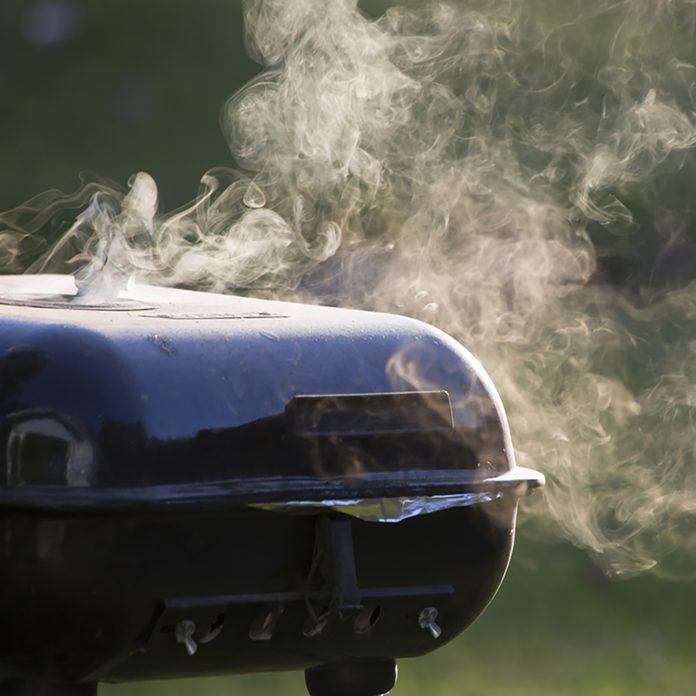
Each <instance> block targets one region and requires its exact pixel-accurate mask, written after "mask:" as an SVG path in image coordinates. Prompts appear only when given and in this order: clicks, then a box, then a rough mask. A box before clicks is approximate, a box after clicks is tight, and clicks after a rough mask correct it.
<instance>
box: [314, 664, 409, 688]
mask: <svg viewBox="0 0 696 696" xmlns="http://www.w3.org/2000/svg"><path fill="white" fill-rule="evenodd" d="M396 673H397V669H396V662H395V661H394V660H392V659H391V658H381V657H364V658H361V659H355V660H342V661H340V662H327V663H326V664H323V665H319V666H318V667H311V668H310V669H307V670H305V684H306V685H307V691H309V694H310V696H381V694H387V693H389V692H390V691H391V690H392V689H393V688H394V684H396Z"/></svg>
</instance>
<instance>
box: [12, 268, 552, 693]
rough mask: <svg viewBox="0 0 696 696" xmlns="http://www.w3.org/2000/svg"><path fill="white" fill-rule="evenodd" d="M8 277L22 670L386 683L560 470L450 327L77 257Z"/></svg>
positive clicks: (474, 595)
mask: <svg viewBox="0 0 696 696" xmlns="http://www.w3.org/2000/svg"><path fill="white" fill-rule="evenodd" d="M0 298H2V299H1V300H0V509H1V510H2V515H1V516H0V544H2V546H1V548H0V575H1V577H2V578H3V593H2V596H1V597H0V611H1V613H2V617H3V622H2V630H1V631H0V675H1V678H2V679H4V681H3V682H2V685H1V687H2V689H4V690H3V693H17V694H27V693H42V694H44V693H45V694H82V693H85V694H92V693H94V692H95V690H96V685H97V683H98V682H100V681H110V682H122V681H130V680H148V679H158V678H176V677H191V676H198V675H211V674H228V673H235V672H255V671H268V670H285V669H304V670H305V675H306V676H305V679H306V684H307V687H308V689H309V691H310V693H311V694H313V696H323V695H324V694H330V695H331V696H375V695H376V694H381V693H386V692H387V691H389V690H390V689H391V687H392V686H393V684H394V680H395V658H398V657H405V656H416V655H422V654H424V653H428V652H430V651H431V650H433V649H435V648H437V647H439V646H440V645H443V644H444V643H446V642H447V641H449V640H451V639H452V638H453V637H455V636H456V635H457V634H458V633H460V632H461V631H462V630H463V629H464V628H465V627H466V626H467V625H469V624H470V623H471V622H472V621H473V620H474V619H475V618H476V616H477V615H478V614H479V613H480V612H481V611H482V610H483V609H484V608H485V606H486V605H487V604H488V602H489V601H490V600H491V598H492V597H493V595H494V594H495V592H496V590H497V588H498V586H499V584H500V582H501V580H502V578H503V575H504V573H505V570H506V567H507V564H508V561H509V558H510V554H511V551H512V544H513V537H514V528H515V514H516V508H517V502H518V499H519V498H520V497H521V496H522V495H524V494H526V493H527V492H528V491H530V490H532V489H534V488H536V487H539V486H540V485H542V484H543V477H542V476H541V475H540V474H539V473H537V472H535V471H531V470H528V469H523V468H520V467H517V466H515V462H514V457H513V452H512V448H511V444H510V436H509V432H508V426H507V421H506V418H505V415H504V412H503V408H502V405H501V403H500V400H499V398H498V395H497V393H496V391H495V389H494V387H493V385H492V384H491V382H490V380H489V378H488V377H487V375H486V374H485V372H484V371H483V369H482V368H481V366H480V365H479V363H478V362H477V361H476V360H475V359H474V358H473V357H472V356H471V355H470V354H469V353H468V352H467V351H466V350H464V348H462V347H461V346H460V345H459V344H458V343H456V342H455V341H454V340H453V339H452V338H450V337H449V336H447V335H446V334H444V333H442V332H440V331H438V330H436V329H434V328H432V327H430V326H428V325H426V324H423V323H420V322H417V321H414V320H412V319H407V318H404V317H400V316H394V315H387V314H378V313H371V312H360V311H352V310H346V309H336V308H325V307H316V306H304V305H299V304H291V303H283V302H272V301H264V300H257V299H249V298H240V297H228V296H220V295H213V294H207V293H198V292H192V291H186V290H175V289H162V288H154V287H148V286H137V285H136V286H132V287H130V288H129V289H128V290H124V291H122V292H120V293H117V294H114V295H113V296H112V297H111V299H106V300H103V299H99V298H94V297H91V296H90V294H89V293H83V292H80V291H78V289H77V288H76V286H75V283H74V282H73V279H72V278H71V277H69V276H37V277H31V276H22V277H11V276H5V277H3V278H0Z"/></svg>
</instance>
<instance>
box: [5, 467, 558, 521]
mask: <svg viewBox="0 0 696 696" xmlns="http://www.w3.org/2000/svg"><path fill="white" fill-rule="evenodd" d="M439 473H440V475H439V476H438V474H439ZM417 474H418V475H416V476H403V474H402V475H401V476H400V477H399V478H395V477H394V475H393V474H390V473H384V474H373V475H371V476H370V482H369V483H368V482H361V484H360V485H353V486H351V484H350V482H347V481H346V480H345V479H335V480H331V479H316V478H299V477H291V476H286V477H283V478H276V479H267V478H262V479H246V480H244V481H240V480H239V479H235V480H231V481H216V482H212V483H210V482H206V483H186V484H176V485H155V486H139V487H80V488H70V487H67V488H64V487H55V486H27V487H22V488H4V487H1V488H0V510H32V511H37V512H38V511H43V512H65V513H67V512H85V513H94V512H99V511H104V512H109V513H111V512H117V511H123V512H133V511H138V510H148V511H149V510H158V511H162V512H165V511H167V510H174V509H177V510H178V509H181V508H182V507H195V508H197V509H200V510H204V509H210V510H213V509H221V508H229V507H238V506H246V505H255V504H261V503H286V502H293V501H297V500H301V501H307V502H316V503H317V504H318V505H319V504H321V503H322V501H326V500H331V501H332V502H333V503H335V502H337V501H342V500H352V499H355V498H361V499H366V500H370V499H379V498H388V497H416V496H423V497H426V496H440V495H456V494H461V493H478V494H490V495H492V496H498V495H504V496H512V497H521V496H523V495H526V494H527V493H528V492H531V491H532V490H535V489H537V488H540V487H542V486H543V485H544V483H545V480H544V475H543V474H541V473H539V472H538V471H534V470H532V469H526V468H524V467H514V468H513V469H511V470H510V471H506V472H504V473H502V474H499V475H497V476H491V477H485V478H482V477H481V472H480V471H459V472H452V471H447V472H437V471H429V472H417Z"/></svg>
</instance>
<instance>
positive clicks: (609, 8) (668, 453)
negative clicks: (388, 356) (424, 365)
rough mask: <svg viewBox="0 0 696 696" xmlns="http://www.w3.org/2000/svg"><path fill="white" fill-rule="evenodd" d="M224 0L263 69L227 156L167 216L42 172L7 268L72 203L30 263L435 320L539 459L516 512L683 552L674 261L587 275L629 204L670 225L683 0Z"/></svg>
mask: <svg viewBox="0 0 696 696" xmlns="http://www.w3.org/2000/svg"><path fill="white" fill-rule="evenodd" d="M244 19H245V22H246V30H247V42H248V50H249V52H250V54H251V55H252V56H253V57H254V58H255V59H256V60H257V61H258V62H259V63H261V64H262V65H263V66H264V69H263V70H262V71H261V73H260V74H259V75H258V77H257V78H256V79H255V80H253V81H252V82H251V83H250V84H247V85H246V86H245V87H244V88H243V89H241V90H240V91H239V92H237V93H236V94H235V95H234V96H233V97H232V98H231V99H230V100H229V101H228V103H227V104H226V105H225V107H224V109H223V112H222V127H223V129H224V132H225V135H226V137H227V139H228V142H229V146H230V149H231V151H232V154H233V156H234V160H235V162H236V167H237V170H236V171H235V170H228V169H218V170H214V171H210V172H208V173H207V174H206V175H205V176H204V177H203V179H202V183H201V191H200V193H199V195H198V197H197V199H196V200H195V201H194V202H193V203H192V204H190V205H189V206H188V207H186V208H184V209H181V210H178V211H176V212H174V213H171V214H168V215H162V214H159V213H158V212H157V189H156V186H155V183H154V181H153V180H152V179H151V178H150V177H149V176H148V175H147V174H144V173H140V174H138V175H137V176H135V177H134V178H133V179H132V181H131V182H130V190H129V191H128V192H127V193H125V194H124V193H123V192H120V191H118V190H117V189H116V188H115V187H113V186H107V185H105V184H100V183H91V184H88V185H85V186H84V187H83V188H81V189H80V191H79V192H78V193H77V194H75V195H74V196H72V197H69V196H63V195H59V194H56V193H55V192H49V193H48V194H42V196H40V197H38V198H36V199H34V200H33V201H29V202H28V203H27V204H25V205H24V206H22V207H21V208H18V209H16V210H15V211H11V212H10V213H6V214H4V215H2V216H1V217H0V221H1V223H2V224H0V262H2V264H3V267H4V268H6V269H8V270H13V269H15V270H16V269H20V268H22V267H23V265H24V266H26V262H25V259H26V258H27V257H28V256H32V255H33V256H36V255H37V254H38V248H39V246H40V245H41V243H42V241H41V240H43V239H44V238H45V234H44V235H43V236H42V235H41V234H39V232H43V233H45V229H46V224H47V222H48V221H50V220H51V219H53V218H54V215H55V212H56V211H57V210H63V209H82V211H81V212H80V213H79V214H78V215H77V218H76V220H75V222H74V223H73V224H72V225H71V227H70V228H69V230H68V231H67V232H66V233H64V234H63V235H62V237H61V239H60V240H59V241H58V243H57V244H56V245H55V246H52V248H51V250H50V251H49V252H47V253H44V254H43V256H42V257H41V259H40V260H39V261H38V262H36V263H34V264H33V265H32V266H31V267H30V268H29V270H31V271H33V272H37V271H49V270H50V271H64V270H66V269H67V270H70V271H74V272H76V274H77V276H78V280H79V282H80V283H82V285H83V286H84V287H85V289H86V290H85V291H86V292H93V291H95V287H96V288H97V291H99V292H103V291H104V289H105V288H107V289H108V288H109V287H110V286H113V285H114V284H115V285H116V286H117V287H118V285H119V284H121V283H123V282H124V281H125V279H127V278H128V277H130V276H131V275H135V276H136V277H137V278H138V279H139V280H143V281H149V282H153V283H157V284H172V285H185V286H190V287H197V288H200V289H207V290H215V291H225V292H227V291H237V292H240V291H243V292H248V291H253V292H256V293H258V294H264V295H273V296H279V297H282V298H284V299H301V300H305V301H312V302H330V303H342V304H347V305H352V306H361V307H365V308H370V309H377V310H387V311H396V312H401V313H406V314H410V315H412V316H415V317H418V318H420V319H423V320H425V321H428V322H430V323H433V324H436V325H438V326H440V327H441V328H443V329H444V330H446V331H448V332H449V333H451V334H452V335H454V336H455V337H456V338H458V339H459V340H460V341H461V342H462V343H463V344H464V345H465V346H467V348H469V349H470V350H471V351H472V352H473V353H474V354H476V355H477V356H478V357H479V358H480V359H481V360H482V362H483V364H484V365H485V366H486V368H487V370H488V371H489V372H490V374H491V376H492V378H493V380H494V382H495V383H496V385H497V386H498V388H499V390H500V392H501V395H502V397H503V400H504V402H505V404H506V407H507V411H508V413H509V416H510V420H511V426H512V431H513V437H514V440H515V443H516V447H517V452H518V458H519V460H520V463H521V464H522V465H529V466H533V467H536V468H539V469H541V470H543V471H544V473H545V474H546V476H547V480H548V489H547V492H546V494H545V495H544V496H543V497H539V498H538V499H537V500H536V502H535V504H534V505H532V507H531V510H530V512H531V514H532V516H536V517H537V518H539V519H542V520H548V519H549V517H550V518H551V519H553V521H554V522H555V524H554V525H553V527H554V528H555V529H558V530H560V532H562V534H564V535H565V536H566V537H567V538H568V539H570V540H571V541H573V542H574V543H575V544H577V545H579V546H582V547H584V548H586V549H588V550H589V551H590V552H591V553H592V554H593V555H594V556H595V557H596V558H598V559H599V560H600V562H601V564H602V566H603V567H604V568H606V569H607V571H608V572H611V573H614V574H617V575H623V576H627V575H631V574H633V573H636V572H639V571H643V570H646V569H651V568H652V569H654V570H655V572H659V573H662V574H663V575H668V576H670V577H688V576H689V575H690V574H691V573H693V571H694V570H695V568H694V565H693V563H691V561H692V559H696V524H694V521H695V514H696V468H695V466H694V461H695V455H696V446H695V444H694V442H695V441H696V437H695V436H694V435H696V433H695V432H694V426H695V425H696V285H694V284H692V285H689V284H687V283H681V284H677V283H672V284H671V285H670V284H669V283H667V284H665V283H661V284H659V287H655V284H653V285H652V286H651V285H650V284H649V283H642V284H641V283H633V285H632V286H631V287H628V285H627V284H626V283H624V284H623V285H621V284H619V283H616V282H609V281H608V280H607V278H608V277H609V276H610V275H611V274H610V273H609V272H608V271H607V269H609V271H610V270H611V269H612V268H613V267H615V266H616V263H617V259H618V260H620V259H625V260H627V261H626V263H629V262H631V263H634V265H635V264H636V263H637V261H636V260H637V259H638V260H640V258H641V257H644V256H645V252H646V245H645V243H644V241H643V240H644V238H645V230H646V229H647V228H649V229H650V230H652V231H654V232H655V234H657V235H661V236H662V237H663V238H664V240H665V245H666V246H665V248H667V246H668V245H669V244H672V245H674V244H678V243H680V241H683V239H681V238H680V235H682V236H683V234H684V232H683V230H684V229H685V227H686V223H688V217H687V216H688V214H689V212H690V211H688V210H685V209H684V207H683V205H684V203H683V201H684V200H685V197H684V190H685V184H684V181H685V179H684V177H687V174H688V172H692V171H693V166H694V154H693V152H694V150H693V148H694V145H695V144H696V115H695V113H694V109H696V67H694V65H692V64H691V63H690V62H689V61H690V60H691V59H692V58H693V55H692V54H693V48H692V46H693V43H694V41H693V40H694V26H695V23H696V4H695V3H694V2H693V0H585V1H584V2H580V1H579V0H578V1H577V2H572V1H568V0H554V1H553V2H550V1H548V0H486V1H485V2H484V1H483V0H481V1H480V2H479V1H477V0H472V2H467V3H463V2H454V1H452V2H444V1H443V2H429V3H427V4H414V5H413V6H410V7H409V6H406V7H392V8H390V9H389V10H388V11H386V12H385V13H384V14H383V15H382V16H380V17H378V18H376V19H371V18H368V17H367V16H366V15H364V14H363V13H362V12H361V11H360V10H359V9H358V8H357V7H356V3H355V2H351V0H296V1H293V2H287V1H286V0H263V1H261V0H248V1H247V2H246V3H245V5H244ZM686 181H688V178H687V179H686ZM679 191H681V192H682V196H681V197H679V196H677V195H676V193H678V192H679ZM687 191H688V189H687ZM675 192H676V193H675ZM612 264H613V266H612ZM619 267H621V264H619ZM95 284H96V285H95ZM629 285H630V284H629ZM544 526H545V527H547V528H548V527H550V526H551V525H544Z"/></svg>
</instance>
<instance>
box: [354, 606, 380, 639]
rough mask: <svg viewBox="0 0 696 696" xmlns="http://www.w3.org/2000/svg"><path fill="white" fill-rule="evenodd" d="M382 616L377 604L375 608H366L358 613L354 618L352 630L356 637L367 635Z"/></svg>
mask: <svg viewBox="0 0 696 696" xmlns="http://www.w3.org/2000/svg"><path fill="white" fill-rule="evenodd" d="M381 614H382V607H380V606H379V604H376V605H375V606H367V607H364V608H363V609H361V610H360V611H359V612H358V615H357V616H356V617H355V622H354V623H353V630H354V631H355V632H356V633H357V634H358V635H365V634H366V633H369V632H370V631H371V630H372V628H373V626H374V625H375V624H376V623H377V622H378V621H379V617H380V615H381Z"/></svg>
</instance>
